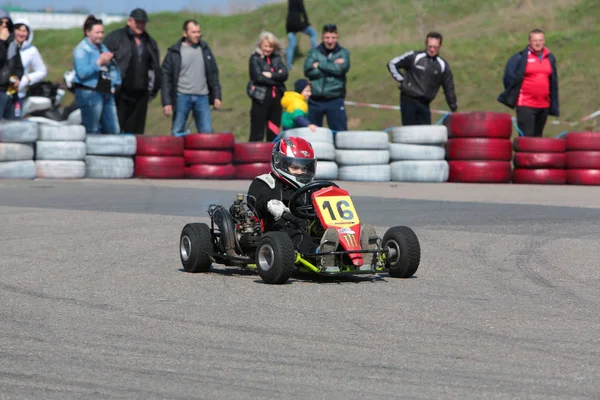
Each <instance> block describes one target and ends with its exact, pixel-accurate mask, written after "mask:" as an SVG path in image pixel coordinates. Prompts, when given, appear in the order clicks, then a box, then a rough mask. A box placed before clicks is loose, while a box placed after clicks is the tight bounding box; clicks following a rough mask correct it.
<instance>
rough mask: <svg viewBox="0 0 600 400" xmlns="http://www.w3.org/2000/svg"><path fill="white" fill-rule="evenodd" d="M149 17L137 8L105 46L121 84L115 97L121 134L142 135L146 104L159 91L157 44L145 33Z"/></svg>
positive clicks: (107, 38)
mask: <svg viewBox="0 0 600 400" xmlns="http://www.w3.org/2000/svg"><path fill="white" fill-rule="evenodd" d="M147 22H148V15H147V14H146V11H144V10H142V9H141V8H136V9H135V10H133V11H132V12H131V14H130V15H129V18H128V19H127V26H125V27H124V28H120V29H117V30H116V31H113V32H111V33H110V34H109V35H108V36H106V38H105V39H104V44H105V45H106V47H108V49H109V50H110V51H112V52H113V55H114V59H115V61H116V62H117V65H118V66H119V70H120V71H121V79H122V81H123V83H122V85H121V88H120V90H119V91H118V92H117V94H116V99H115V100H116V103H117V114H118V116H119V125H120V126H121V131H122V132H126V133H144V130H145V127H146V115H147V113H148V101H150V100H151V99H153V98H154V97H156V95H157V94H158V91H159V90H160V80H161V71H160V56H159V52H158V46H157V45H156V41H154V39H152V37H150V35H149V34H148V32H146V23H147Z"/></svg>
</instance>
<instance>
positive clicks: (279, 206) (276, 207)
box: [267, 200, 290, 221]
mask: <svg viewBox="0 0 600 400" xmlns="http://www.w3.org/2000/svg"><path fill="white" fill-rule="evenodd" d="M267 211H269V213H270V214H271V215H272V216H273V217H274V218H275V221H277V220H278V219H279V218H281V216H282V215H283V213H284V212H288V213H289V212H290V209H289V208H287V207H286V206H285V204H283V203H282V202H281V200H269V202H268V203H267Z"/></svg>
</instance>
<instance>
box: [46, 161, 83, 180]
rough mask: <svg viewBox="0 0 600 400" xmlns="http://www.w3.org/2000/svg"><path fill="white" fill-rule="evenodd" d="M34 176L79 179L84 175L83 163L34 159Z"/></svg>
mask: <svg viewBox="0 0 600 400" xmlns="http://www.w3.org/2000/svg"><path fill="white" fill-rule="evenodd" d="M35 176H36V178H47V179H81V178H84V177H85V163H84V162H83V161H60V160H48V161H47V160H40V161H36V162H35Z"/></svg>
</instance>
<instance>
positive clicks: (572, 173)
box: [565, 132, 600, 185]
mask: <svg viewBox="0 0 600 400" xmlns="http://www.w3.org/2000/svg"><path fill="white" fill-rule="evenodd" d="M565 141H566V153H565V154H566V161H567V183H568V184H570V185H600V132H569V133H567V135H566V137H565Z"/></svg>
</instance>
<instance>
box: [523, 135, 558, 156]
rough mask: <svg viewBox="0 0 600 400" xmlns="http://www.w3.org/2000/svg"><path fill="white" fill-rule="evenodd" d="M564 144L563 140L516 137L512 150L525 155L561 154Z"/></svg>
mask: <svg viewBox="0 0 600 400" xmlns="http://www.w3.org/2000/svg"><path fill="white" fill-rule="evenodd" d="M565 144H566V143H565V140H564V139H555V138H542V137H526V136H518V137H516V138H515V140H514V141H513V149H514V150H515V151H519V152H527V153H563V152H564V151H565Z"/></svg>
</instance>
